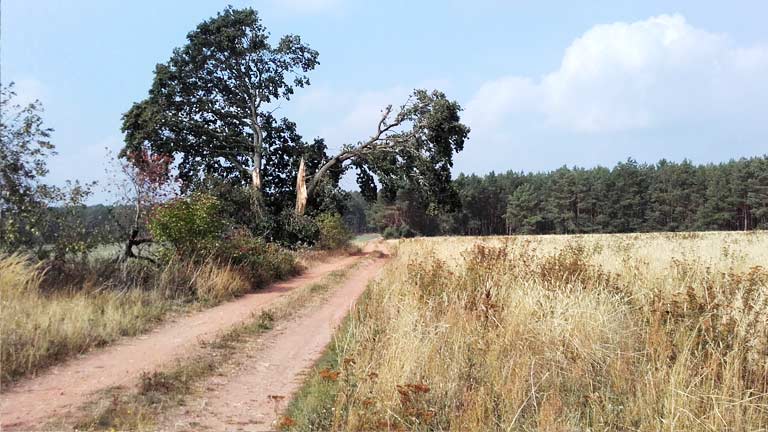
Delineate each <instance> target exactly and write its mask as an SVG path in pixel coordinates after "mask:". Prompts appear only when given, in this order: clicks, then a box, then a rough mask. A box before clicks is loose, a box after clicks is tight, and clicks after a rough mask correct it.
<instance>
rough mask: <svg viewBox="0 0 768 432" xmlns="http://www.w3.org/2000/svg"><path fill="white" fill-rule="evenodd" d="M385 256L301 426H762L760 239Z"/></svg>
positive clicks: (634, 237)
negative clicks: (382, 267) (381, 271)
mask: <svg viewBox="0 0 768 432" xmlns="http://www.w3.org/2000/svg"><path fill="white" fill-rule="evenodd" d="M395 248H396V253H395V257H394V258H393V259H392V260H391V262H390V263H389V264H388V266H387V268H386V270H385V273H384V275H383V276H382V278H381V279H380V280H379V281H378V282H376V283H375V284H373V285H371V286H370V287H369V290H368V292H367V294H366V297H365V298H364V300H362V301H361V303H360V305H359V306H358V307H357V309H356V311H355V312H354V313H353V315H352V316H351V318H350V320H349V322H348V324H347V325H346V326H345V327H344V328H343V330H342V331H341V332H340V333H339V335H338V336H337V340H336V342H335V344H334V346H333V347H332V351H333V352H334V353H338V354H337V356H338V361H337V362H336V363H335V365H336V366H335V367H336V368H335V369H324V370H321V371H319V374H317V375H316V376H314V377H310V379H311V380H312V379H314V380H315V381H317V380H320V381H323V380H325V381H327V382H329V383H330V382H331V381H332V383H330V384H332V386H333V391H332V392H331V393H330V395H326V396H324V398H325V399H327V400H326V402H325V406H324V407H323V406H322V405H323V404H322V403H318V402H317V400H314V401H312V403H313V404H314V405H313V406H316V407H315V408H313V410H310V411H311V412H302V415H301V416H300V418H293V419H290V421H291V422H292V425H293V429H296V430H301V429H304V430H310V429H315V430H321V429H334V430H454V431H479V430H499V431H516V430H519V431H528V430H542V431H576V430H579V431H581V430H593V431H606V430H608V431H625V430H628V431H673V430H677V431H720V430H733V431H755V430H767V429H768V269H767V268H766V267H768V232H752V233H680V234H630V235H583V236H582V235H575V236H538V237H528V236H516V237H490V238H450V237H448V238H429V239H413V240H405V241H400V242H399V243H396V246H395ZM326 390H327V389H326ZM324 391H325V390H324ZM307 392H311V389H305V390H304V393H307ZM306 396H307V395H306V394H304V395H302V396H301V398H304V399H306ZM304 399H302V400H304ZM300 404H301V403H300ZM301 411H302V410H301V409H298V410H297V409H294V410H293V411H292V412H301ZM290 412H291V411H289V414H290Z"/></svg>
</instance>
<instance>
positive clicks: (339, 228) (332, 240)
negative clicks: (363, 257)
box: [317, 213, 352, 250]
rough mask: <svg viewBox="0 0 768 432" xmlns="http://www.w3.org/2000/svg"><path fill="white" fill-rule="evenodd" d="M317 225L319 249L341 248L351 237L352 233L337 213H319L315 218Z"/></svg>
mask: <svg viewBox="0 0 768 432" xmlns="http://www.w3.org/2000/svg"><path fill="white" fill-rule="evenodd" d="M317 225H318V227H319V230H320V238H319V240H318V246H320V248H321V249H329V250H330V249H341V248H343V247H345V246H346V245H347V244H348V243H349V240H351V239H352V234H351V233H350V232H349V230H348V229H347V227H346V225H344V221H343V220H342V219H341V216H340V215H339V214H337V213H323V214H321V215H320V216H319V217H318V218H317Z"/></svg>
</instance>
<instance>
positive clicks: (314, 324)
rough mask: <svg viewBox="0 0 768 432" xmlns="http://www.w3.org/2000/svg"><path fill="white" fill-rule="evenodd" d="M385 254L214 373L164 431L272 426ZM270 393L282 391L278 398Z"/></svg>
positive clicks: (266, 428)
mask: <svg viewBox="0 0 768 432" xmlns="http://www.w3.org/2000/svg"><path fill="white" fill-rule="evenodd" d="M385 260H386V259H385V258H384V257H383V256H380V257H379V258H372V259H370V260H366V262H365V263H364V264H363V265H362V266H360V267H358V269H357V270H356V271H355V273H354V274H353V275H352V276H350V277H348V278H347V279H346V280H345V281H344V282H343V283H342V285H341V286H340V287H338V288H336V289H334V290H333V291H332V293H331V294H330V295H329V297H328V298H327V299H326V300H325V301H324V302H323V303H322V304H321V305H320V306H316V307H311V308H308V309H307V310H305V311H302V312H300V313H299V314H298V316H297V317H295V318H294V319H292V320H290V321H287V322H284V323H282V324H281V325H280V326H279V327H278V328H277V329H276V331H273V332H270V333H269V334H267V335H266V337H264V338H263V339H261V340H260V341H259V344H258V345H259V347H258V349H256V350H254V351H253V352H248V351H243V352H241V353H240V355H242V356H244V358H243V359H241V360H240V361H238V362H237V363H238V364H240V366H239V368H237V369H236V370H234V371H230V372H229V373H228V374H227V375H226V376H225V377H220V376H218V377H211V378H210V379H209V380H207V382H206V383H204V385H203V386H202V387H203V389H204V391H203V393H202V395H200V396H198V397H196V399H195V400H193V401H190V402H188V403H187V404H185V406H184V407H181V408H179V409H178V410H177V411H175V412H171V413H168V414H167V416H166V419H165V420H164V422H163V423H164V424H163V425H162V426H161V427H160V429H161V430H164V431H168V432H170V431H174V432H176V431H178V432H180V431H200V430H211V431H224V430H227V431H234V430H237V431H272V430H275V429H274V423H275V421H276V419H277V417H278V415H279V413H280V412H281V411H282V409H283V408H285V405H286V404H287V402H288V401H289V400H290V398H291V396H292V395H293V394H294V393H295V392H296V391H297V390H298V389H299V387H300V386H301V384H302V380H303V378H304V376H305V372H306V371H307V370H308V369H309V368H311V367H312V366H313V365H314V363H315V361H316V360H317V359H318V358H319V357H320V355H321V354H322V352H323V350H324V349H325V347H326V346H327V345H328V343H329V342H331V339H332V337H333V334H334V332H335V330H336V328H337V327H338V326H339V324H341V321H342V320H343V319H344V317H345V316H346V315H347V313H348V312H349V309H350V307H351V306H352V305H353V304H354V302H355V301H356V300H357V298H358V297H359V296H360V295H361V294H362V293H363V291H365V288H366V286H367V285H368V282H369V281H371V280H372V279H373V278H374V277H375V276H376V275H377V274H378V273H379V271H380V270H381V267H382V266H383V265H384V262H385ZM271 396H278V397H279V398H280V400H278V401H277V402H276V400H275V399H274V398H272V397H271Z"/></svg>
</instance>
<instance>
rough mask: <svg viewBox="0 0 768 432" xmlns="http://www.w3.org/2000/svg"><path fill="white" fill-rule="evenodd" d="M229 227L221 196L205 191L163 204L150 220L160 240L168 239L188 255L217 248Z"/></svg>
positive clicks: (156, 236)
mask: <svg viewBox="0 0 768 432" xmlns="http://www.w3.org/2000/svg"><path fill="white" fill-rule="evenodd" d="M225 227H226V224H225V223H224V219H223V218H222V217H221V204H220V203H219V201H218V199H216V198H215V197H213V196H211V195H207V194H201V193H198V194H193V195H192V196H189V197H185V198H179V199H176V200H173V201H171V202H168V203H166V204H163V205H162V206H160V207H158V208H157V209H156V210H155V211H154V212H153V213H152V215H151V218H150V223H149V229H150V231H151V232H152V235H153V236H154V238H155V240H156V241H160V242H168V243H170V244H172V245H173V246H174V247H175V248H176V251H177V252H178V253H179V254H181V255H187V256H189V255H194V254H198V253H201V252H202V253H204V254H205V253H208V252H210V251H212V250H213V249H215V247H216V243H217V242H218V240H220V239H221V236H222V233H223V232H224V229H225Z"/></svg>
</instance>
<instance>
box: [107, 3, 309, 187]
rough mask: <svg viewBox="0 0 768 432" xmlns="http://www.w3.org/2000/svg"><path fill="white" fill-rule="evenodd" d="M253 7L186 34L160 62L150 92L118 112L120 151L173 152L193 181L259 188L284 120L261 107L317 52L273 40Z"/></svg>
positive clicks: (295, 81) (288, 89)
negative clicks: (184, 40) (122, 142)
mask: <svg viewBox="0 0 768 432" xmlns="http://www.w3.org/2000/svg"><path fill="white" fill-rule="evenodd" d="M269 36H270V35H269V33H268V32H267V30H266V28H265V27H264V26H263V25H262V23H261V20H260V19H259V16H258V13H257V12H256V11H255V10H253V9H250V8H246V9H233V8H232V7H229V8H227V9H225V10H224V11H223V12H221V13H219V14H218V15H216V16H215V17H213V18H211V19H209V20H207V21H205V22H203V23H201V24H200V25H198V26H197V28H196V29H195V30H193V31H192V32H190V33H189V34H188V35H187V44H186V45H184V46H183V47H181V48H178V49H176V50H174V52H173V55H172V56H171V58H170V60H169V61H168V62H167V63H164V64H158V65H157V67H156V68H155V77H154V81H153V83H152V87H151V89H150V91H149V96H148V97H147V98H146V99H145V100H143V101H141V102H138V103H135V104H134V105H133V106H132V107H131V109H130V110H129V111H128V112H127V113H125V115H124V116H123V127H122V128H123V132H125V143H126V145H125V149H124V150H123V154H126V153H127V152H128V151H130V150H134V151H135V150H139V149H142V148H143V146H145V145H147V146H148V147H149V148H150V150H151V151H152V152H153V153H160V154H167V155H171V156H173V157H174V158H175V159H176V162H177V163H178V170H179V178H180V179H181V180H182V181H184V182H185V184H187V185H192V184H194V183H195V181H197V180H199V178H200V177H202V176H216V177H219V178H224V179H228V180H230V181H233V182H239V183H246V184H247V182H248V181H249V180H250V183H251V184H252V186H253V188H254V189H255V190H258V191H260V190H261V189H262V166H263V165H262V164H263V156H264V153H265V151H266V150H267V148H269V147H274V145H275V144H276V143H280V142H282V141H283V140H286V139H287V140H288V141H289V142H293V141H295V140H292V138H294V137H290V136H289V137H287V136H286V134H285V131H284V129H285V128H284V127H283V128H281V127H280V125H283V126H284V125H285V122H286V120H282V121H277V120H276V119H275V118H274V117H273V116H272V114H271V113H270V112H268V111H265V108H266V106H267V105H268V104H270V103H274V102H276V101H279V100H281V99H286V100H287V99H290V97H291V95H292V94H293V93H294V89H295V88H297V87H304V86H306V85H308V84H309V78H308V77H307V75H306V72H308V71H310V70H312V69H313V68H314V67H315V66H316V65H317V64H318V61H317V57H318V53H317V51H315V50H313V49H311V48H309V46H308V45H306V44H304V43H302V41H301V38H300V37H299V36H296V35H286V36H283V37H282V38H281V39H280V40H279V42H278V43H277V44H275V45H274V46H273V45H271V44H270V41H269Z"/></svg>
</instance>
